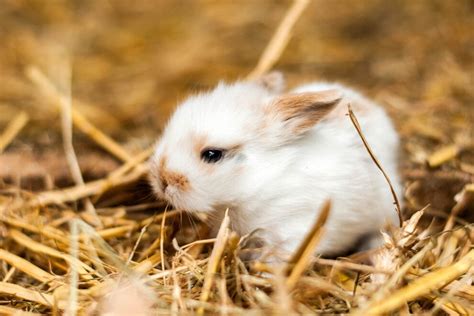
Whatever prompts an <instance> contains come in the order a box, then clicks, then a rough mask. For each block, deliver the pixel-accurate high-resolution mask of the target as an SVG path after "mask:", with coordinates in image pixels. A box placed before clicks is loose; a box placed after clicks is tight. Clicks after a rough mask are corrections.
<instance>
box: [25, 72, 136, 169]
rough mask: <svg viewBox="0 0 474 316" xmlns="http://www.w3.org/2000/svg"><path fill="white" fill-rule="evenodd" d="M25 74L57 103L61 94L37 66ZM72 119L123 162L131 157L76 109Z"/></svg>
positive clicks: (85, 132) (84, 131)
mask: <svg viewBox="0 0 474 316" xmlns="http://www.w3.org/2000/svg"><path fill="white" fill-rule="evenodd" d="M27 75H28V77H29V79H30V80H31V81H32V82H33V83H34V84H35V85H36V86H38V87H39V88H40V90H41V91H42V92H43V94H44V95H45V96H47V97H48V98H49V99H50V101H51V102H52V103H54V104H56V105H58V100H59V99H60V98H61V97H62V94H61V93H60V92H59V91H58V90H57V89H56V87H55V86H54V85H53V84H52V83H51V81H50V80H49V79H48V78H47V77H46V76H45V75H44V74H43V73H42V72H41V71H40V70H39V69H38V68H36V67H30V68H28V69H27ZM72 120H73V123H74V125H76V126H77V128H79V129H80V130H81V131H82V132H83V133H84V134H86V135H87V136H89V137H90V138H91V139H92V140H93V141H95V142H96V143H97V144H98V145H99V146H101V147H102V148H104V149H105V150H106V151H107V152H109V153H111V154H112V155H114V156H115V157H117V158H118V159H120V160H122V161H124V162H126V161H128V160H130V159H132V156H130V155H129V154H128V152H127V151H126V150H125V149H124V148H123V147H122V146H121V145H120V144H118V143H117V142H116V141H114V140H113V139H112V138H110V137H109V136H107V135H106V134H104V133H103V132H102V131H101V130H99V129H98V128H97V127H95V126H94V125H93V124H92V123H91V122H89V120H87V118H86V117H85V116H84V115H82V114H81V112H79V111H78V110H77V109H73V110H72Z"/></svg>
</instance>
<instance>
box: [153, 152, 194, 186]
mask: <svg viewBox="0 0 474 316" xmlns="http://www.w3.org/2000/svg"><path fill="white" fill-rule="evenodd" d="M166 160H167V157H166V156H164V157H163V158H161V160H160V163H159V166H158V174H159V177H160V182H161V184H162V185H163V188H164V189H165V188H166V187H167V186H169V185H172V186H174V187H176V188H177V189H178V190H180V191H183V192H185V191H188V190H189V188H190V184H189V180H188V178H187V177H186V176H185V175H183V174H181V173H179V172H175V171H169V170H168V169H167V168H166Z"/></svg>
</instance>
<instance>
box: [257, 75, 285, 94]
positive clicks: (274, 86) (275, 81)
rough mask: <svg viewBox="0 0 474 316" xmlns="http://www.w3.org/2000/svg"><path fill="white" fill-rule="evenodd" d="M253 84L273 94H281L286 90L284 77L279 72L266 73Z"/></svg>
mask: <svg viewBox="0 0 474 316" xmlns="http://www.w3.org/2000/svg"><path fill="white" fill-rule="evenodd" d="M255 82H256V83H257V84H259V85H261V86H263V87H264V88H265V89H267V90H268V91H270V92H271V93H274V94H279V93H282V92H283V91H284V90H285V88H286V81H285V76H284V75H283V73H281V72H279V71H272V72H269V73H266V74H264V75H263V76H261V77H259V78H257V79H256V80H255Z"/></svg>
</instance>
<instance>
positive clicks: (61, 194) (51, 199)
mask: <svg viewBox="0 0 474 316" xmlns="http://www.w3.org/2000/svg"><path fill="white" fill-rule="evenodd" d="M146 172H147V168H146V167H145V166H141V165H139V166H137V168H136V169H135V170H133V171H132V172H130V173H129V174H127V175H125V176H123V177H120V178H105V179H100V180H96V181H91V182H88V183H86V184H85V185H84V186H74V187H70V188H66V189H63V190H55V191H47V192H43V193H40V194H39V195H38V196H36V198H34V199H33V200H31V201H30V202H29V203H28V207H37V206H46V205H50V204H61V203H65V202H71V201H76V200H78V199H82V198H84V197H87V196H92V195H95V194H99V193H100V192H103V191H105V190H107V189H109V188H111V187H114V186H118V185H122V184H126V183H131V182H134V181H136V180H138V179H140V178H141V177H142V176H144V175H145V173H146ZM22 207H24V206H22Z"/></svg>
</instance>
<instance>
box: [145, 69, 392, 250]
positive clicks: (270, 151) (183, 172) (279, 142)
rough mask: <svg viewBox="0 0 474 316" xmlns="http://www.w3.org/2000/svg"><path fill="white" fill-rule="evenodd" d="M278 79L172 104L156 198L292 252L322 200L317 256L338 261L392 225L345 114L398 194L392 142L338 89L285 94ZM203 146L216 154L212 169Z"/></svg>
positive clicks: (387, 201)
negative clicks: (326, 212)
mask: <svg viewBox="0 0 474 316" xmlns="http://www.w3.org/2000/svg"><path fill="white" fill-rule="evenodd" d="M283 86H284V85H283V78H282V76H281V74H279V73H271V74H269V75H267V76H266V77H263V78H261V79H260V80H256V81H240V82H236V83H233V84H224V83H221V84H219V85H218V86H217V87H216V88H215V89H214V90H212V91H210V92H206V93H201V94H198V95H195V96H192V97H190V98H188V99H187V100H186V101H184V102H183V103H182V104H180V105H179V106H178V108H177V109H176V112H175V113H174V115H173V116H172V117H171V119H170V121H169V123H168V125H167V127H166V129H165V130H164V133H163V135H162V137H161V139H160V141H159V142H158V144H157V147H156V151H155V153H154V155H153V157H152V158H151V160H150V163H151V164H150V167H151V171H150V179H151V180H150V181H151V184H152V186H153V188H154V190H155V192H156V193H157V195H158V197H160V198H163V199H165V200H167V201H169V202H170V203H171V204H173V205H174V206H175V207H176V208H179V209H183V210H186V211H190V212H194V211H201V212H207V213H208V214H209V217H210V218H211V219H212V220H211V225H213V226H215V227H218V226H219V224H220V223H219V219H220V218H221V216H222V214H223V213H224V211H225V210H226V209H227V208H228V209H229V215H230V219H231V225H232V228H233V229H234V230H236V231H237V232H238V233H240V234H242V235H243V234H247V233H250V232H252V231H254V230H256V229H260V230H261V231H262V233H263V236H264V238H265V240H266V242H268V243H269V244H270V245H273V246H275V247H276V248H278V249H279V250H280V251H283V252H284V253H290V252H291V251H293V250H294V249H295V248H296V247H297V245H298V244H299V243H300V242H301V240H302V239H303V238H304V237H305V235H306V233H307V232H308V230H309V229H310V227H311V226H312V224H313V222H314V221H315V219H316V217H317V215H318V212H319V210H320V208H321V206H322V204H323V203H324V202H325V201H326V200H328V199H330V200H331V202H332V208H331V213H330V216H329V219H328V222H327V224H326V226H325V233H324V235H323V238H322V240H321V241H320V243H319V245H318V247H317V252H318V253H320V254H323V255H336V254H340V253H342V252H345V251H347V250H348V249H350V248H351V247H353V246H354V245H355V243H356V242H357V241H358V240H360V239H361V238H362V237H364V236H367V235H371V234H374V235H377V234H379V231H380V229H381V228H382V227H383V225H384V224H385V223H387V222H395V223H396V221H397V216H396V212H395V207H394V205H393V198H392V196H391V193H390V189H389V187H388V186H387V183H386V181H385V179H384V177H383V175H382V173H381V172H380V171H379V170H378V169H377V167H376V165H375V164H374V162H373V161H372V159H371V157H370V156H369V154H368V153H367V151H366V149H365V148H364V145H363V143H362V141H361V139H360V137H359V135H358V133H357V131H356V129H355V128H354V126H353V125H352V123H351V121H350V119H349V117H348V116H347V115H346V114H347V107H348V104H351V106H352V108H353V110H354V112H355V114H356V115H357V117H358V120H359V122H360V125H361V127H362V130H363V133H364V135H365V137H366V139H367V141H368V143H369V144H370V146H371V148H372V150H373V152H374V153H375V155H376V156H377V158H378V159H379V161H380V162H381V164H382V166H383V167H384V169H385V171H386V172H387V174H388V175H389V177H390V178H391V180H392V182H393V185H394V187H395V191H396V192H397V193H398V194H400V193H401V185H400V179H399V175H398V168H397V160H398V159H397V155H398V146H399V140H398V135H397V132H396V131H395V129H394V127H393V125H392V122H391V121H390V119H389V117H388V116H387V114H386V113H385V111H384V110H383V109H382V108H381V107H380V106H378V105H376V104H375V103H373V102H372V101H369V100H368V99H366V98H365V97H363V96H361V95H360V94H359V93H357V92H355V91H353V90H351V89H349V88H346V87H344V86H342V85H339V84H327V83H311V84H307V85H303V86H301V87H298V88H296V89H295V90H293V91H291V92H290V93H283V92H282V89H283ZM206 148H211V149H212V148H217V149H223V150H224V155H223V158H222V159H221V160H219V161H217V162H215V163H209V162H205V161H203V159H202V158H201V153H202V151H203V150H205V149H206Z"/></svg>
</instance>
